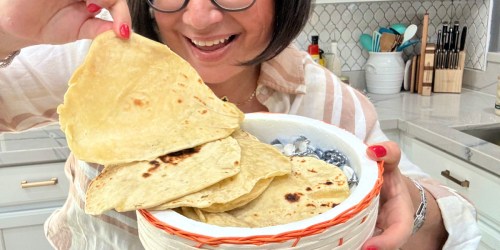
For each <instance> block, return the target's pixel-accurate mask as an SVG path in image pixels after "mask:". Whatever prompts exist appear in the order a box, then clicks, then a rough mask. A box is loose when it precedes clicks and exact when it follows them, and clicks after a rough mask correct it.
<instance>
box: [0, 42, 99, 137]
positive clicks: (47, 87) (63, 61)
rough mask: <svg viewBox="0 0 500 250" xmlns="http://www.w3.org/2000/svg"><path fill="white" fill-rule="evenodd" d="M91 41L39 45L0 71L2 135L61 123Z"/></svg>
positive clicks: (0, 129)
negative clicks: (61, 111)
mask: <svg viewBox="0 0 500 250" xmlns="http://www.w3.org/2000/svg"><path fill="white" fill-rule="evenodd" d="M89 45H90V40H81V41H77V42H73V43H69V44H65V45H37V46H31V47H28V48H25V49H23V50H21V54H20V55H19V56H17V57H16V58H15V59H14V61H13V62H12V64H11V65H9V66H8V67H6V68H3V69H0V132H5V131H22V130H26V129H29V128H33V127H37V126H42V125H47V124H50V123H54V122H56V121H57V118H58V115H57V111H56V110H57V106H58V105H59V104H61V103H62V101H63V96H64V93H65V92H66V89H67V87H68V80H69V79H70V77H71V74H72V73H73V71H74V70H75V69H76V68H77V67H78V66H79V65H80V64H81V62H82V61H83V59H84V58H85V55H86V53H87V51H88V48H89Z"/></svg>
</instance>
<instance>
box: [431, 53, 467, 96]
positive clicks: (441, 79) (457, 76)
mask: <svg viewBox="0 0 500 250" xmlns="http://www.w3.org/2000/svg"><path fill="white" fill-rule="evenodd" d="M464 66H465V51H460V53H459V54H458V68H457V69H435V70H434V86H433V92H436V93H461V92H462V78H463V75H464Z"/></svg>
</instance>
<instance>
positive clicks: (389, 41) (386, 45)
mask: <svg viewBox="0 0 500 250" xmlns="http://www.w3.org/2000/svg"><path fill="white" fill-rule="evenodd" d="M395 41H396V35H394V34H391V33H382V37H380V51H381V52H390V51H391V50H392V47H393V45H394V42H395Z"/></svg>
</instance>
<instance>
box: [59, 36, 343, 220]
mask: <svg viewBox="0 0 500 250" xmlns="http://www.w3.org/2000/svg"><path fill="white" fill-rule="evenodd" d="M58 113H59V115H60V123H61V128H62V130H63V131H64V133H65V134H66V138H67V141H68V145H69V147H70V149H71V150H72V152H73V153H74V154H75V156H76V157H77V158H78V159H80V160H84V161H87V162H93V163H99V164H102V165H104V166H105V169H104V170H103V171H102V172H101V173H100V174H99V176H98V177H97V178H96V179H94V180H93V181H92V182H91V184H90V186H89V188H88V190H87V194H86V204H85V212H86V213H88V214H92V215H95V214H101V213H104V212H106V211H107V210H111V209H115V210H116V211H119V212H123V211H131V210H136V209H151V210H164V209H177V210H178V211H179V212H181V213H183V214H184V215H185V216H187V217H190V218H193V219H197V220H200V221H204V222H207V223H213V224H218V225H233V226H238V225H239V226H249V227H259V226H266V225H275V224H282V223H287V222H291V221H296V220H301V219H304V218H308V217H311V216H313V215H316V214H320V213H322V212H324V211H326V210H327V209H330V208H331V207H333V206H335V205H336V204H338V203H340V202H342V201H343V200H344V199H345V198H347V196H348V195H349V188H348V185H347V180H346V177H345V176H344V175H343V173H342V171H341V170H340V169H338V168H337V167H334V166H332V165H329V164H326V163H325V162H323V161H320V160H316V159H314V158H305V157H293V158H290V157H286V156H284V155H283V154H282V153H281V152H280V151H279V150H277V149H276V148H275V147H273V146H271V145H269V144H266V143H263V142H260V141H259V140H258V139H257V138H256V137H254V136H252V135H250V134H248V133H247V132H245V131H242V130H241V129H240V125H241V123H242V121H243V118H244V114H243V113H242V112H241V111H240V110H239V109H238V108H237V107H236V106H235V105H234V104H231V103H229V102H224V101H222V100H220V99H219V98H218V97H217V96H216V95H215V94H214V93H213V92H212V91H211V90H210V88H208V86H206V85H205V84H204V83H203V81H202V80H201V78H200V76H199V75H198V74H197V72H196V71H195V70H194V69H193V68H192V67H191V66H190V65H189V64H188V63H187V62H186V61H184V60H183V59H182V58H180V57H179V56H178V55H176V54H175V53H174V52H172V51H171V50H170V49H169V48H168V47H167V46H165V45H163V44H160V43H157V42H154V41H152V40H149V39H147V38H144V37H142V36H139V35H137V34H132V36H131V38H130V39H128V40H122V39H119V38H117V37H115V34H114V33H113V32H111V31H109V32H106V33H103V34H102V35H100V36H98V37H97V38H96V39H95V40H94V41H93V43H92V45H91V48H90V51H89V53H88V56H87V58H86V59H85V61H84V63H83V64H82V65H81V66H80V67H79V68H78V69H77V70H76V72H75V73H74V74H73V77H72V78H71V80H70V82H69V88H68V90H67V92H66V95H65V97H64V104H61V105H60V106H59V108H58ZM278 136H279V135H277V137H278ZM276 215H279V216H276ZM256 217H258V219H256ZM271 217H273V219H269V218H271ZM278 217H279V218H278Z"/></svg>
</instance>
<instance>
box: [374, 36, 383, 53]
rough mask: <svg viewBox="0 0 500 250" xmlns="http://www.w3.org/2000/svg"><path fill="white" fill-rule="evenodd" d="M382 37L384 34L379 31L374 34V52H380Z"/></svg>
mask: <svg viewBox="0 0 500 250" xmlns="http://www.w3.org/2000/svg"><path fill="white" fill-rule="evenodd" d="M380 37H382V34H380V32H378V31H374V32H373V36H372V38H373V47H372V49H373V52H380Z"/></svg>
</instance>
